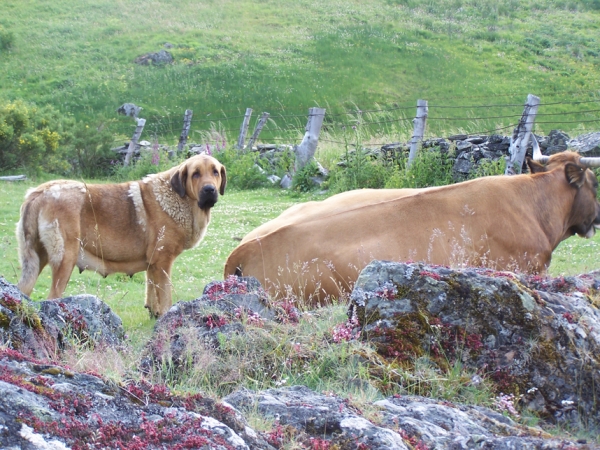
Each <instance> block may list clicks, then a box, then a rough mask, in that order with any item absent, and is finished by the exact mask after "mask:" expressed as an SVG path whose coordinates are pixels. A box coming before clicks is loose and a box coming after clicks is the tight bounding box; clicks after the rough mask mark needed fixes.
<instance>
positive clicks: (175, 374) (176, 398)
mask: <svg viewBox="0 0 600 450" xmlns="http://www.w3.org/2000/svg"><path fill="white" fill-rule="evenodd" d="M598 287H600V282H599V281H597V280H596V277H595V275H594V274H591V275H589V276H582V277H574V278H567V279H563V278H559V279H546V278H540V277H529V278H527V277H516V276H515V275H513V274H508V273H495V272H492V271H479V270H450V269H447V268H441V267H431V266H425V265H420V264H396V263H388V262H373V263H372V264H371V265H369V266H368V267H367V268H366V269H365V270H364V271H363V273H362V274H361V277H360V278H359V281H358V285H357V288H356V289H355V290H354V292H353V294H352V305H351V308H350V316H351V318H355V317H356V318H359V319H360V321H361V324H360V325H361V327H360V328H358V331H359V332H360V336H361V337H362V338H363V339H366V340H369V341H371V342H373V343H375V345H376V347H377V349H378V351H379V353H380V356H381V357H382V358H383V360H385V361H386V363H385V364H386V365H387V366H390V367H392V366H393V365H394V364H402V365H403V367H404V368H405V369H406V367H407V364H410V363H411V362H412V361H415V360H416V359H418V358H423V357H424V355H427V357H428V359H429V360H430V361H431V362H432V363H435V364H438V370H439V373H442V374H443V373H444V371H446V370H447V369H448V364H449V363H451V361H452V360H453V359H460V361H461V364H464V365H465V366H470V367H474V368H475V367H477V368H480V367H481V368H484V370H482V375H484V373H483V372H485V375H489V376H491V377H492V378H494V379H495V380H496V382H497V383H498V385H497V386H498V389H499V390H500V389H502V392H504V393H511V394H513V395H516V397H515V398H518V399H520V401H521V402H522V404H521V407H522V408H530V409H534V410H535V411H537V412H540V413H542V414H543V415H546V416H547V417H548V418H550V419H552V420H558V421H563V422H565V421H575V420H579V419H583V418H587V419H588V420H590V421H593V420H596V418H597V411H596V410H595V403H594V401H593V397H592V396H593V386H594V384H593V383H597V381H598V380H596V377H597V376H598V375H597V372H598V370H597V368H596V366H595V365H594V364H595V361H596V360H595V358H596V357H597V356H596V355H598V352H597V343H596V340H600V334H598V314H597V310H596V309H595V307H594V306H593V305H592V304H591V303H590V298H592V297H590V294H593V293H594V292H595V290H596V289H597V288H598ZM1 292H2V296H3V299H4V300H3V301H4V302H5V303H6V299H7V298H9V299H10V300H9V301H8V305H9V306H11V307H12V305H14V304H15V301H16V300H19V301H25V302H29V300H28V299H27V298H26V297H24V296H22V294H20V293H19V291H18V290H16V288H15V287H14V286H12V285H10V284H8V283H6V282H5V281H4V280H2V291H1ZM64 300H66V299H61V300H56V301H51V302H50V301H49V302H45V303H47V305H46V306H43V307H40V308H39V314H40V315H39V317H40V320H39V324H42V323H48V324H50V323H55V325H54V329H55V330H56V331H55V332H54V331H53V332H52V333H50V332H48V334H47V339H48V340H49V341H50V342H54V344H53V348H60V347H61V344H60V343H59V339H58V337H59V336H60V335H61V333H63V335H64V334H65V333H66V329H65V328H64V327H65V326H66V324H67V323H70V324H76V323H84V322H85V324H86V325H85V327H83V328H85V334H80V336H87V339H89V340H90V342H93V343H94V345H98V344H96V342H103V343H104V344H103V345H122V342H123V341H122V337H119V336H120V335H119V333H116V334H115V336H116V337H115V338H114V339H113V338H109V336H112V335H111V334H110V333H109V332H108V330H110V329H111V328H112V327H113V326H114V325H115V323H114V321H113V319H114V318H113V317H112V315H111V313H110V310H109V309H108V307H107V306H106V305H104V304H103V303H102V302H99V301H97V299H95V298H93V297H91V296H86V297H84V298H79V299H77V298H74V299H72V300H71V301H68V302H66V303H65V304H66V305H67V307H66V310H67V311H71V313H70V314H71V315H70V316H65V315H64V314H63V313H61V311H63V307H61V306H60V304H61V303H64ZM42 303H44V302H42ZM27 305H29V303H27ZM3 307H5V308H6V306H3ZM28 307H31V308H34V309H35V311H38V309H37V307H36V306H28ZM15 309H16V308H15ZM10 311H11V312H12V313H14V314H17V313H19V311H20V310H18V309H16V311H17V312H15V311H12V310H10ZM74 311H77V314H81V317H80V318H79V316H77V317H75V316H74ZM20 317H23V316H13V317H12V318H11V320H10V321H9V322H15V323H16V325H18V326H19V327H20V326H21V325H22V324H23V320H22V319H21V318H20ZM27 317H34V316H33V315H31V314H29V315H28V316H27ZM59 317H62V321H64V323H63V324H62V325H60V324H59V323H58V322H61V319H58V318H59ZM83 318H85V319H83ZM109 318H110V320H108V319H109ZM52 320H54V322H52ZM297 320H298V311H296V310H295V309H294V308H293V306H291V305H290V304H288V303H281V304H272V303H270V302H269V301H268V298H267V297H266V295H265V293H264V291H263V290H262V288H261V287H260V284H259V283H258V282H257V281H256V280H255V279H252V278H236V277H231V278H229V279H227V280H225V281H221V282H213V283H210V284H209V285H207V286H206V288H205V289H204V293H203V295H202V296H201V297H200V298H198V299H196V300H194V301H190V302H180V303H177V304H176V305H174V306H173V308H172V309H171V310H170V311H169V312H168V313H167V314H165V315H164V316H163V317H162V318H161V319H159V320H158V321H157V323H156V326H155V330H154V333H153V336H152V338H151V340H150V342H149V343H148V345H147V346H146V352H145V355H144V358H143V363H142V371H141V373H140V374H138V376H135V377H133V378H135V379H137V381H133V380H125V381H121V382H116V381H108V380H106V379H104V378H103V377H102V376H101V375H100V374H96V373H78V372H76V371H74V370H71V369H70V368H69V367H66V366H64V365H60V364H57V363H55V362H52V360H50V359H48V358H44V357H39V358H36V357H34V356H33V354H34V353H35V352H33V351H29V350H28V349H29V348H30V347H24V346H22V347H20V349H21V350H24V351H25V350H26V349H27V353H28V354H24V353H22V352H21V351H17V350H15V349H14V348H16V347H14V346H12V348H11V342H12V341H18V340H19V339H17V338H18V337H19V336H21V335H22V334H23V333H22V332H21V331H19V327H17V326H16V325H15V326H14V327H12V328H11V326H10V325H9V326H8V327H6V326H4V325H2V327H1V329H2V330H3V332H4V333H5V334H3V339H4V337H6V338H7V339H5V340H4V341H3V342H4V345H3V346H2V347H0V447H1V448H7V449H48V448H52V449H67V448H81V449H92V448H127V449H136V448H148V449H163V448H174V449H178V448H181V449H183V448H197V449H202V448H215V449H267V450H271V449H274V448H284V446H285V445H287V444H288V443H290V442H294V443H295V444H296V446H299V447H300V448H309V449H334V448H339V449H359V450H366V449H376V450H377V449H381V450H383V449H421V450H424V449H433V448H436V449H470V448H494V449H507V450H508V449H515V448H519V449H521V448H522V449H564V448H569V449H588V448H592V447H590V446H589V445H588V444H586V443H585V442H583V441H580V442H576V441H573V440H566V439H559V438H556V437H553V436H551V435H549V434H547V433H545V432H544V431H542V430H541V429H540V428H531V427H528V426H524V425H520V424H518V423H516V422H515V421H513V420H512V419H510V418H509V417H508V416H507V415H505V414H501V413H499V412H498V411H494V410H492V409H489V408H486V407H481V406H467V405H461V404H458V403H453V402H450V401H447V400H437V399H434V398H425V397H418V396H398V395H392V396H388V397H385V398H384V397H380V398H379V399H377V400H374V401H366V400H361V402H360V403H358V402H355V401H353V400H352V398H351V397H349V398H343V397H340V396H339V395H336V394H335V393H333V392H322V393H319V392H315V391H313V390H311V389H308V388H307V387H305V386H291V387H286V388H279V389H267V390H263V391H251V390H248V389H245V388H237V389H234V390H232V392H231V393H230V394H229V395H227V396H226V397H224V398H223V400H222V401H221V402H218V401H215V400H213V399H209V398H206V397H204V396H203V395H201V394H198V393H193V394H177V393H174V392H172V391H171V390H170V389H169V388H168V386H166V385H163V384H152V383H150V382H149V381H147V380H148V379H149V378H146V377H145V374H148V373H150V372H152V371H158V370H162V371H163V375H164V374H167V373H168V374H170V375H169V377H171V378H169V377H165V378H168V379H169V380H170V381H177V380H178V379H181V378H182V377H184V376H186V373H185V371H186V370H187V369H189V368H190V366H189V365H188V364H187V362H188V361H190V360H192V361H193V360H194V359H195V358H196V359H197V360H196V361H195V363H196V365H197V366H199V367H201V368H203V369H204V370H207V366H206V365H204V366H202V364H203V361H202V360H200V359H198V358H200V357H201V356H202V355H203V352H202V351H201V349H202V348H210V349H212V350H214V352H213V353H212V355H213V356H215V357H217V358H219V357H223V358H226V357H227V351H228V348H227V345H226V343H227V341H228V340H229V339H231V338H234V337H236V338H240V339H249V340H251V339H252V338H253V329H254V331H256V329H260V330H262V331H263V332H264V330H265V328H266V329H268V328H269V327H270V326H272V325H269V323H274V322H276V321H278V322H294V321H297ZM29 323H34V324H37V323H38V321H37V320H33V321H29V322H27V324H29ZM3 324H6V322H3ZM27 324H26V326H30V325H27ZM250 325H254V327H252V326H250ZM35 326H38V325H35ZM40 326H41V325H40ZM61 326H62V327H63V328H61ZM71 326H72V325H71ZM78 329H79V326H75V327H74V329H73V330H71V331H69V333H71V332H76V331H77V330H78ZM117 329H119V328H118V327H117ZM19 333H21V334H19ZM32 333H33V334H35V332H32ZM92 339H93V340H92ZM332 341H333V342H336V340H335V338H334V339H332ZM277 345H280V344H277ZM194 351H197V353H194ZM40 354H41V356H44V354H43V352H41V353H40ZM584 357H585V358H587V359H585V360H584V359H583V358H584ZM361 358H362V357H361ZM576 358H579V359H576ZM575 363H577V364H575ZM259 367H266V365H264V364H263V363H261V364H259ZM224 381H225V380H224ZM473 382H475V381H473ZM577 388H578V389H577ZM499 392H500V391H499ZM510 406H512V405H510ZM500 409H501V408H500ZM509 412H511V411H509ZM511 413H514V411H512V412H511ZM250 416H252V417H254V418H256V417H257V416H258V417H262V418H263V419H264V421H265V423H271V424H272V425H270V429H268V430H267V431H257V430H255V429H253V428H252V427H251V426H250V425H249V420H248V419H246V417H250Z"/></svg>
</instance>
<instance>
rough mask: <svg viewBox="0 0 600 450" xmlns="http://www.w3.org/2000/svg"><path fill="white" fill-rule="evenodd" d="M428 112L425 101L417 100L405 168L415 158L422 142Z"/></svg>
mask: <svg viewBox="0 0 600 450" xmlns="http://www.w3.org/2000/svg"><path fill="white" fill-rule="evenodd" d="M428 111H429V108H428V106H427V100H417V116H416V117H415V118H414V119H413V124H414V130H413V135H412V139H411V140H410V153H409V154H408V163H407V164H406V167H407V168H408V167H410V165H411V164H412V162H413V160H414V159H415V158H416V156H417V152H418V151H419V144H420V143H421V141H423V135H424V134H425V122H426V121H427V113H428Z"/></svg>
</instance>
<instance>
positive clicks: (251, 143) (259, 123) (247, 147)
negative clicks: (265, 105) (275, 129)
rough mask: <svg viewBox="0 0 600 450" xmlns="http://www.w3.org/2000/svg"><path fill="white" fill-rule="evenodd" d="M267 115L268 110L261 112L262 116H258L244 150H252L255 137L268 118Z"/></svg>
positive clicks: (256, 137)
mask: <svg viewBox="0 0 600 450" xmlns="http://www.w3.org/2000/svg"><path fill="white" fill-rule="evenodd" d="M269 116H270V114H269V113H268V112H264V113H262V116H260V120H259V121H258V123H257V124H256V128H254V133H252V136H251V137H250V140H249V141H248V144H247V145H246V150H252V146H253V145H254V142H255V141H256V139H258V135H259V134H260V132H261V130H262V129H263V127H264V126H265V123H267V119H268V118H269Z"/></svg>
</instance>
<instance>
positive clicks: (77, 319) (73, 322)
mask: <svg viewBox="0 0 600 450" xmlns="http://www.w3.org/2000/svg"><path fill="white" fill-rule="evenodd" d="M125 337H126V336H125V330H124V329H123V324H122V322H121V319H120V318H119V317H118V316H117V315H116V314H115V313H113V312H112V310H111V309H110V308H109V307H108V305H106V303H104V302H103V301H102V300H100V299H99V298H97V297H94V296H93V295H77V296H73V297H67V298H63V299H60V300H47V301H42V302H32V301H31V300H30V299H29V298H28V297H27V296H25V295H24V294H22V293H21V291H19V290H18V289H17V288H16V286H14V285H12V284H10V283H8V282H7V281H6V280H5V279H4V278H2V277H0V344H2V345H5V346H7V348H10V349H13V350H18V351H19V352H21V353H23V354H27V355H31V356H32V357H34V358H40V359H51V358H53V357H57V356H60V353H61V352H62V351H63V350H65V349H66V348H70V347H71V346H72V345H78V346H81V345H89V346H98V345H100V346H102V345H108V346H112V347H118V346H119V345H121V344H123V342H124V339H125Z"/></svg>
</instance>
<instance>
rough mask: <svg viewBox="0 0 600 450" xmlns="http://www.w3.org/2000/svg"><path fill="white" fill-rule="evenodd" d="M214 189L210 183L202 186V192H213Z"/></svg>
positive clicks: (215, 189)
mask: <svg viewBox="0 0 600 450" xmlns="http://www.w3.org/2000/svg"><path fill="white" fill-rule="evenodd" d="M216 191H217V188H215V187H214V186H213V185H212V184H207V185H206V186H204V187H203V188H202V193H204V194H214V193H215V192H216Z"/></svg>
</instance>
